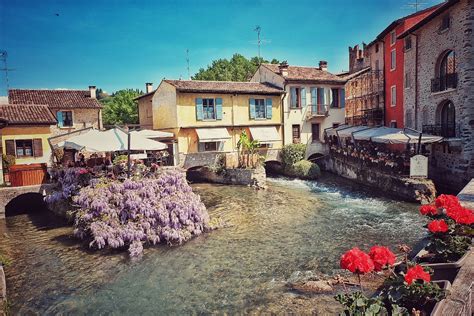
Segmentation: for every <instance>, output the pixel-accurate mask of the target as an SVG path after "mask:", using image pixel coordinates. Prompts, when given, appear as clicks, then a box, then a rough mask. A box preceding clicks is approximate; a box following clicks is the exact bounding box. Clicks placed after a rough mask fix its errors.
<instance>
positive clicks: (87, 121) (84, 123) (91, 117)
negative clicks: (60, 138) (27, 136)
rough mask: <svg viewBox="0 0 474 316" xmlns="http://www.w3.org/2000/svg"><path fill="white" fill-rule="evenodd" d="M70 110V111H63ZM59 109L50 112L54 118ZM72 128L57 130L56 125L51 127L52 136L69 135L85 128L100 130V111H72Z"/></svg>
mask: <svg viewBox="0 0 474 316" xmlns="http://www.w3.org/2000/svg"><path fill="white" fill-rule="evenodd" d="M64 110H70V109H64ZM57 111H59V109H54V110H52V112H53V114H54V115H55V116H56V112H57ZM72 111H73V124H74V126H73V127H69V128H66V127H65V128H59V127H58V126H57V125H54V126H51V133H52V135H60V134H65V133H70V132H73V131H75V130H79V129H82V128H85V127H91V126H92V127H94V128H102V111H101V110H99V109H77V108H76V109H73V110H72Z"/></svg>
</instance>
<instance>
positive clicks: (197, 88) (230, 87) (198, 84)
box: [164, 80, 284, 94]
mask: <svg viewBox="0 0 474 316" xmlns="http://www.w3.org/2000/svg"><path fill="white" fill-rule="evenodd" d="M164 82H166V83H169V84H170V85H172V86H174V87H176V89H177V90H178V91H181V92H210V93H245V94H283V93H284V91H283V90H282V89H280V88H278V87H276V86H273V85H270V84H266V83H260V82H234V81H200V80H164Z"/></svg>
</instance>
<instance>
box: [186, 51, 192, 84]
mask: <svg viewBox="0 0 474 316" xmlns="http://www.w3.org/2000/svg"><path fill="white" fill-rule="evenodd" d="M186 64H187V68H186V69H187V70H188V79H189V80H191V72H190V71H189V49H187V48H186Z"/></svg>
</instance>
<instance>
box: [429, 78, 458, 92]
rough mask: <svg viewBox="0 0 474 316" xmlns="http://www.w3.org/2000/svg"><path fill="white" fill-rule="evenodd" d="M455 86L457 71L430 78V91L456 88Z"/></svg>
mask: <svg viewBox="0 0 474 316" xmlns="http://www.w3.org/2000/svg"><path fill="white" fill-rule="evenodd" d="M457 86H458V74H457V73H452V74H447V75H446V76H443V77H439V78H434V79H431V92H441V91H445V90H448V89H456V87H457Z"/></svg>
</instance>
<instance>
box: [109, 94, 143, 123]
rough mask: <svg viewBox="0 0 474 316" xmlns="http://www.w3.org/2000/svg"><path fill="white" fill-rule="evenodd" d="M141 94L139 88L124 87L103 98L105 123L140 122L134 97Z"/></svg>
mask: <svg viewBox="0 0 474 316" xmlns="http://www.w3.org/2000/svg"><path fill="white" fill-rule="evenodd" d="M141 94H143V92H142V91H140V90H139V89H123V90H119V91H116V92H114V93H113V94H112V95H111V96H107V97H105V98H103V99H101V100H100V103H102V105H103V106H104V110H103V120H104V125H114V124H138V106H137V102H136V101H134V100H133V99H134V98H136V97H138V96H139V95H141Z"/></svg>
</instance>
